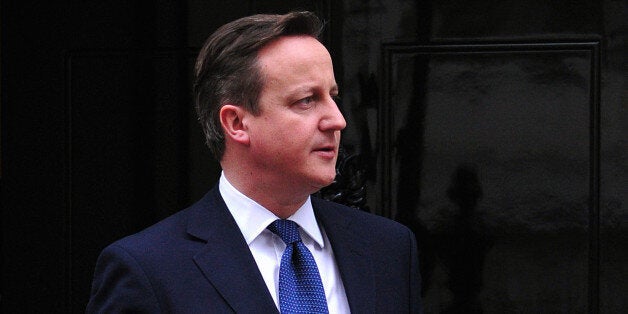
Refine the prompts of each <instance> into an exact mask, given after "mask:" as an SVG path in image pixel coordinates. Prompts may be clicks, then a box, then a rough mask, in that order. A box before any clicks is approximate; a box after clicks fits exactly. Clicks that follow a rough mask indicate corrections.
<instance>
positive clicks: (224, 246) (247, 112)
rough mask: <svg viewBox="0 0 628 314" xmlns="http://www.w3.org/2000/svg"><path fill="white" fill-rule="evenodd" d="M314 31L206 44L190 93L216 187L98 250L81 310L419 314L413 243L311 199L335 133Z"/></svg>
mask: <svg viewBox="0 0 628 314" xmlns="http://www.w3.org/2000/svg"><path fill="white" fill-rule="evenodd" d="M321 28H322V26H321V23H320V21H319V20H318V19H317V18H316V17H315V16H314V15H313V14H311V13H309V12H293V13H289V14H286V15H255V16H250V17H245V18H242V19H239V20H236V21H234V22H231V23H229V24H226V25H224V26H223V27H221V28H220V29H218V30H217V31H216V32H215V33H214V34H213V35H212V36H210V38H209V39H208V40H207V42H206V43H205V45H204V46H203V48H202V50H201V52H200V54H199V57H198V59H197V63H196V68H195V75H196V80H195V84H194V94H195V101H196V107H197V112H198V114H199V120H200V122H201V124H202V126H203V130H204V132H205V135H206V139H207V144H208V146H209V147H210V149H211V150H212V152H213V153H214V154H215V155H216V156H217V157H218V158H219V160H220V163H221V166H222V169H223V173H222V176H221V178H220V181H219V183H218V185H217V186H216V187H215V188H214V189H213V190H211V191H210V192H209V193H208V194H207V195H206V196H205V197H204V198H203V199H201V200H200V201H199V202H197V203H196V204H194V205H192V206H191V207H189V208H187V209H185V210H183V211H181V212H179V213H177V214H175V215H173V216H171V217H169V218H167V219H165V220H163V221H161V222H159V223H157V224H156V225H154V226H152V227H149V228H148V229H146V230H144V231H142V232H140V233H138V234H135V235H132V236H129V237H127V238H124V239H122V240H119V241H117V242H115V243H114V244H112V245H110V246H109V247H107V248H106V249H105V250H104V251H103V252H102V254H101V256H100V257H99V259H98V263H97V266H96V271H95V278H94V282H93V287H92V295H91V299H90V303H89V305H88V307H87V312H89V313H100V312H107V313H109V312H145V313H205V312H209V313H229V312H237V313H277V312H278V311H281V312H283V313H292V312H299V311H301V312H314V311H318V310H320V311H321V312H327V311H328V312H330V313H348V312H353V313H408V312H413V313H414V312H420V300H419V293H420V284H419V282H420V279H419V274H418V265H417V253H416V245H415V241H414V235H413V234H412V233H411V232H410V231H409V230H408V229H407V228H405V227H403V226H401V225H400V224H397V223H395V222H393V221H390V220H387V219H385V218H382V217H378V216H375V215H371V214H367V213H364V212H361V211H359V210H355V209H351V208H348V207H345V206H342V205H339V204H335V203H331V202H326V201H323V200H320V199H317V198H315V197H310V194H312V193H314V192H316V191H318V190H319V189H321V188H322V187H325V186H326V185H329V184H330V183H331V182H332V181H333V180H334V176H335V174H336V172H335V163H336V158H337V155H338V146H339V142H340V131H341V130H342V129H343V128H344V127H345V125H346V123H345V120H344V118H343V116H342V114H341V113H340V111H339V110H338V107H337V105H336V103H335V102H334V98H335V97H336V96H338V86H337V84H336V81H335V78H334V73H333V67H332V61H331V57H330V55H329V53H328V52H327V50H326V49H325V47H324V46H323V45H322V44H321V43H320V42H319V41H318V39H317V38H318V35H319V33H320V30H321ZM288 231H292V233H291V235H290V236H287V235H286V232H288ZM290 237H292V239H288V238H290ZM303 265H306V267H304V268H303V267H301V266H303ZM306 273H307V274H306ZM303 276H309V277H307V278H308V279H307V280H305V281H303V280H302V278H303Z"/></svg>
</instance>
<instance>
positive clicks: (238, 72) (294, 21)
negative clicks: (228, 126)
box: [193, 12, 323, 160]
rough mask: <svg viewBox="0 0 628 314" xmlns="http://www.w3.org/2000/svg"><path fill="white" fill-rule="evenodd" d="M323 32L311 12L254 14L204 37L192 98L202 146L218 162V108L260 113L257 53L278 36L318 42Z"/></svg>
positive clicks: (221, 138) (261, 81)
mask: <svg viewBox="0 0 628 314" xmlns="http://www.w3.org/2000/svg"><path fill="white" fill-rule="evenodd" d="M322 29H323V23H322V22H321V20H320V19H319V18H318V17H317V16H316V15H314V14H313V13H311V12H290V13H287V14H283V15H271V14H258V15H252V16H248V17H243V18H240V19H238V20H235V21H233V22H230V23H228V24H225V25H223V26H221V27H220V28H219V29H218V30H216V31H215V32H214V33H213V34H212V35H211V36H210V37H209V38H208V39H207V41H206V42H205V44H204V45H203V47H202V48H201V51H200V52H199V55H198V58H197V59H196V65H195V68H194V85H193V96H194V103H195V107H196V113H197V115H198V119H199V122H200V124H201V126H202V128H203V133H204V134H205V141H206V144H207V146H208V147H209V149H210V150H211V151H212V153H213V154H214V156H215V157H216V158H217V159H218V160H220V159H221V158H222V155H223V153H224V149H225V136H224V132H223V130H222V127H221V124H220V118H219V112H220V108H222V106H223V105H224V104H231V105H236V106H243V107H244V108H245V109H246V110H248V111H249V112H251V113H253V114H256V115H257V114H259V106H258V99H259V94H260V92H261V90H262V88H263V86H264V79H263V76H262V74H261V73H260V69H259V67H258V65H257V59H258V58H257V54H258V51H259V50H260V49H261V48H262V47H264V46H265V45H266V44H268V43H270V42H271V41H273V40H275V39H277V38H279V37H282V36H290V35H307V36H312V37H314V38H317V39H319V36H320V34H321V32H322Z"/></svg>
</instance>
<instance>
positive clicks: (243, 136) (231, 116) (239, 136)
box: [220, 105, 249, 145]
mask: <svg viewBox="0 0 628 314" xmlns="http://www.w3.org/2000/svg"><path fill="white" fill-rule="evenodd" d="M245 113H246V111H245V110H244V109H243V108H242V107H239V106H234V105H224V106H222V108H220V124H221V125H222V129H223V131H224V132H225V137H228V138H230V139H231V140H233V141H235V142H238V143H240V144H244V145H248V144H249V133H248V130H247V128H246V126H245V125H244V123H243V118H244V115H245Z"/></svg>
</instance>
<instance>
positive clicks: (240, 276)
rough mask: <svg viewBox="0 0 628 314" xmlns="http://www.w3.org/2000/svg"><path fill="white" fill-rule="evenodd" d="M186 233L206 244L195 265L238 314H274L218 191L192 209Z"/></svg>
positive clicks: (240, 235)
mask: <svg viewBox="0 0 628 314" xmlns="http://www.w3.org/2000/svg"><path fill="white" fill-rule="evenodd" d="M192 210H193V213H192V214H191V215H190V220H189V223H188V233H189V234H190V235H192V236H194V237H197V238H199V239H202V240H204V241H207V245H205V246H204V247H203V249H202V250H201V251H199V253H198V254H196V255H195V256H194V261H195V263H196V265H197V266H198V267H199V268H200V270H201V271H202V272H203V274H204V275H205V277H206V278H207V279H208V280H209V281H210V282H211V284H212V285H213V286H214V287H215V288H216V290H217V291H218V292H219V293H220V294H221V295H222V297H223V298H224V299H225V300H226V301H227V303H229V305H230V306H231V307H232V308H233V310H234V311H235V312H238V313H273V312H274V313H277V307H276V306H275V303H274V301H273V299H272V297H271V295H270V293H269V291H268V287H267V286H266V284H265V283H264V279H263V278H262V275H261V274H260V272H259V269H258V268H257V264H256V263H255V259H254V258H253V255H252V254H251V251H250V250H249V247H248V246H247V244H246V241H245V240H244V237H243V236H242V233H241V232H240V229H238V226H237V224H236V222H235V220H234V219H233V217H232V216H231V214H230V213H229V210H228V209H227V206H226V205H225V203H224V201H223V200H222V197H221V196H220V193H219V191H218V188H217V187H215V188H214V189H213V190H211V191H210V192H209V193H208V194H207V195H206V196H205V197H204V198H203V200H202V201H201V202H200V203H199V204H197V206H195V207H194V208H192Z"/></svg>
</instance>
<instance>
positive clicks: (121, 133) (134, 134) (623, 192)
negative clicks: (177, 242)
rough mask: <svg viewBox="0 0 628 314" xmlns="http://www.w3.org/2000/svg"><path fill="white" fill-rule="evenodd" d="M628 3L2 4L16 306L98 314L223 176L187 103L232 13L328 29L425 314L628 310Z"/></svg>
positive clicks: (362, 161) (369, 183) (7, 292)
mask: <svg viewBox="0 0 628 314" xmlns="http://www.w3.org/2000/svg"><path fill="white" fill-rule="evenodd" d="M627 6H628V4H627V3H626V2H625V1H620V0H603V1H592V0H589V1H584V0H577V1H567V0H507V1H493V0H477V1H468V0H465V1H463V0H451V1H434V2H427V1H407V0H396V1H357V0H345V1H332V0H323V1H201V0H188V1H173V0H171V1H167V0H157V1H49V2H46V1H32V0H22V1H2V2H1V8H0V10H1V14H2V15H1V23H2V25H1V30H2V34H1V39H2V51H1V58H2V64H1V71H2V72H1V78H2V90H1V104H2V110H1V118H2V120H1V127H2V128H1V135H2V138H1V142H0V148H1V153H2V155H1V162H2V163H1V168H0V176H1V179H0V180H1V181H0V184H1V189H2V190H1V192H2V199H1V202H2V203H1V206H2V215H1V223H2V238H1V239H2V247H1V250H2V256H1V263H2V275H1V291H0V293H1V299H0V306H1V308H2V311H3V312H4V313H20V312H24V313H31V312H45V313H75V312H76V313H80V312H83V311H84V307H85V304H86V302H87V300H88V296H89V288H90V282H91V276H92V272H93V267H94V263H95V260H96V258H97V256H98V253H99V252H100V250H101V249H102V248H103V247H104V246H105V245H107V244H108V243H111V242H112V241H114V240H116V239H118V238H120V237H122V236H125V235H128V234H131V233H134V232H136V231H139V230H141V229H142V228H145V227H147V226H149V225H151V224H153V223H154V222H156V221H158V220H160V219H162V218H164V217H166V216H168V215H170V214H172V213H174V212H176V211H178V210H180V209H182V208H183V207H185V206H187V205H189V204H191V203H192V202H193V201H195V200H196V199H198V198H199V197H200V196H201V195H202V194H204V193H205V191H206V190H208V189H209V188H210V187H211V186H212V185H213V184H214V182H215V181H216V179H217V177H218V175H219V168H218V166H217V163H216V161H214V160H212V157H211V156H210V154H209V151H208V149H206V148H205V147H204V145H203V139H202V135H201V131H200V128H199V126H198V125H197V122H196V117H195V116H194V113H193V109H192V104H191V101H190V84H191V68H192V64H193V62H194V58H195V55H196V52H197V50H198V48H199V47H200V46H201V45H202V43H203V41H204V39H205V38H206V37H207V36H208V35H209V34H210V33H211V32H213V31H214V30H215V29H216V28H217V27H218V26H220V25H222V24H224V23H225V22H227V21H230V20H233V19H235V18H238V17H241V16H245V15H249V14H253V13H260V12H263V13H269V12H275V13H283V12H286V11H288V10H289V9H308V10H313V11H315V12H316V13H317V14H318V15H319V16H320V17H322V18H323V19H325V20H326V21H327V28H326V32H325V34H324V36H323V40H324V42H325V44H326V45H327V47H328V48H329V49H330V51H331V53H332V57H333V59H334V63H335V69H336V75H337V77H336V78H337V81H338V83H339V85H340V86H341V96H342V102H341V103H340V106H341V108H342V110H343V112H344V114H345V116H346V118H347V121H348V126H347V129H346V130H345V132H344V134H343V146H344V148H345V149H346V152H347V155H349V156H352V157H351V166H350V167H348V168H349V169H350V170H348V171H347V172H346V176H347V177H349V179H348V181H350V182H353V184H354V185H355V184H357V185H358V191H360V193H361V194H360V193H358V194H359V195H360V197H359V198H358V200H359V201H357V202H353V204H354V205H359V207H360V208H361V209H362V210H369V211H372V212H374V213H376V214H380V215H384V216H387V217H391V218H394V219H397V220H399V221H401V222H403V223H405V224H407V225H408V226H410V227H411V228H412V229H413V230H414V231H415V233H416V235H417V238H418V240H419V249H420V251H421V253H422V255H421V262H422V264H421V265H422V274H423V281H424V282H423V284H424V291H423V295H424V307H425V312H426V313H446V312H450V313H474V312H475V313H479V312H486V313H505V312H517V313H557V312H563V313H620V312H622V311H624V309H625V308H626V307H628V298H626V295H628V282H627V279H628V140H627V139H628V136H627V135H628V112H627V107H628V94H627V88H626V78H627V73H628V65H627V64H626V55H627V53H628V50H627V47H628V42H627V40H628V23H627V21H628V19H627V18H626V17H627V16H628V15H627ZM353 188H354V190H355V188H356V186H353ZM359 188H361V189H362V190H361V189H359ZM344 201H347V199H345V200H344ZM349 201H351V199H350V198H349ZM353 201H355V199H353ZM356 210H357V209H356Z"/></svg>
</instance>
